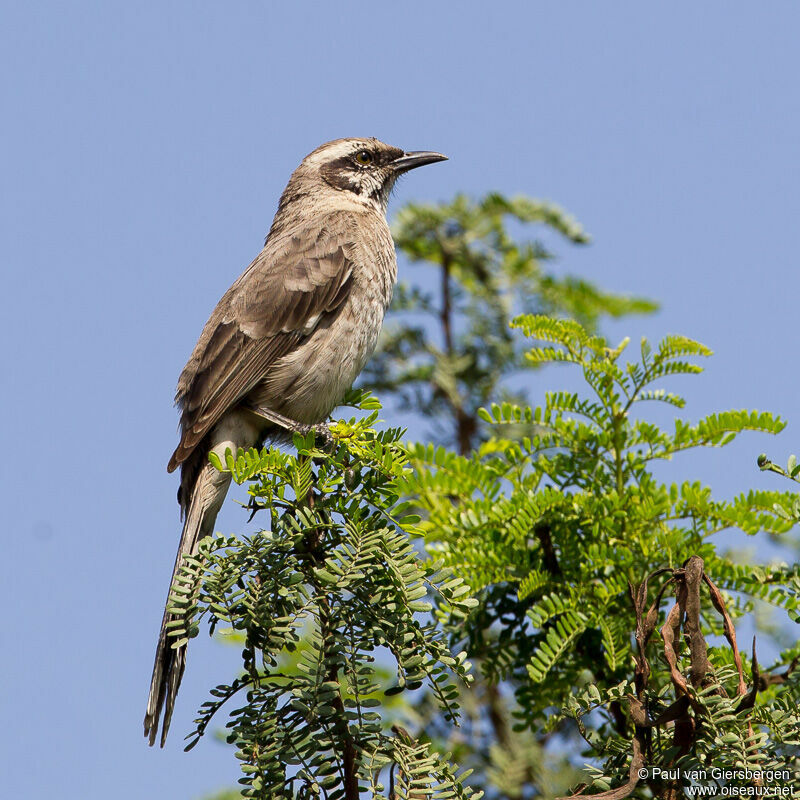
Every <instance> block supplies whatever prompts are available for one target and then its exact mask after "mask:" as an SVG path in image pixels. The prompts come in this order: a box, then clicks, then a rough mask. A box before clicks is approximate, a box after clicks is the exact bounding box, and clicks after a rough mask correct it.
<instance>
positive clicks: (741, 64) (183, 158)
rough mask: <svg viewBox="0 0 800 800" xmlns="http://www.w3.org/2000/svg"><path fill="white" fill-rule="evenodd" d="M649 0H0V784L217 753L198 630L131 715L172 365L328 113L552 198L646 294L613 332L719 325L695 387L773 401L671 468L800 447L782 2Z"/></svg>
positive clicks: (246, 254)
mask: <svg viewBox="0 0 800 800" xmlns="http://www.w3.org/2000/svg"><path fill="white" fill-rule="evenodd" d="M660 5H661V7H660V8H656V7H655V4H642V3H634V2H607V3H602V4H601V3H593V4H590V3H575V2H560V3H544V2H539V1H536V2H519V3H513V2H497V1H496V2H492V3H486V2H480V3H478V2H460V3H458V4H455V3H452V4H438V5H436V4H430V3H416V2H406V3H402V4H388V3H387V4H378V3H363V4H359V3H349V2H338V3H308V2H296V3H291V4H290V3H283V4H278V3H267V2H253V1H252V0H250V1H249V2H244V1H242V2H236V3H210V2H203V1H201V0H194V2H186V1H185V0H171V1H170V2H169V3H163V2H160V3H155V2H144V1H142V2H136V3H131V2H128V3H118V2H108V0H107V1H106V2H95V3H87V2H80V0H73V2H70V3H56V2H53V1H52V0H42V2H37V3H5V4H4V8H3V22H2V26H0V101H2V108H3V118H4V119H3V123H2V126H0V140H2V148H0V183H1V184H2V186H3V191H2V193H0V220H2V223H1V224H2V242H3V253H2V261H3V269H2V275H3V288H4V291H3V293H2V301H1V302H2V308H3V317H4V319H5V329H6V336H5V346H4V347H3V348H2V353H1V354H0V358H1V359H2V363H1V364H0V369H1V370H2V371H1V372H0V374H2V375H3V378H4V391H3V399H2V408H3V411H4V415H3V416H4V419H5V421H6V424H5V425H4V429H3V434H2V441H3V445H4V446H3V459H2V466H1V467H0V470H2V472H1V473H0V487H2V490H1V491H2V508H3V519H4V529H5V530H4V541H5V543H6V544H5V546H4V553H3V562H4V572H5V580H4V588H5V591H4V594H5V597H6V598H7V599H6V605H5V608H4V612H5V614H4V619H5V626H4V627H5V633H4V636H3V673H4V676H5V678H4V686H5V692H4V693H3V698H2V700H0V709H2V711H1V712H0V713H2V717H3V720H4V724H3V725H2V727H1V728H0V753H2V756H0V764H1V765H2V766H0V795H2V796H4V797H26V798H28V797H30V798H40V797H41V798H44V797H55V796H58V797H61V798H66V799H67V800H70V799H71V798H80V799H81V800H93V799H94V798H106V797H108V796H110V795H111V794H113V796H114V797H115V798H117V800H127V798H141V797H148V798H153V799H155V798H190V799H191V798H196V797H199V796H201V795H202V794H203V793H204V792H207V791H210V790H212V789H215V788H219V787H221V786H223V785H225V784H228V783H231V782H232V781H233V780H234V779H235V777H236V765H235V763H234V760H233V759H232V757H231V754H230V753H229V751H228V750H227V749H226V748H224V747H222V746H220V745H218V744H216V743H215V742H213V741H212V740H211V739H209V740H208V741H206V742H204V743H202V744H201V745H199V746H198V747H197V748H196V749H195V750H194V751H192V753H190V754H188V755H186V754H184V753H183V752H182V747H181V736H182V734H183V732H185V731H188V729H189V725H190V721H191V719H192V716H193V712H194V709H195V708H196V707H197V705H199V703H200V702H202V700H203V699H205V692H206V690H207V688H208V687H209V686H211V685H212V681H217V680H219V679H224V678H225V677H226V676H228V675H229V674H230V672H231V670H232V669H234V668H235V664H236V658H235V653H228V652H226V651H225V650H224V649H223V648H221V647H220V646H218V645H216V644H214V643H212V642H209V641H207V640H205V639H200V640H195V642H193V646H192V648H191V654H190V657H189V667H188V672H187V675H186V678H185V680H184V685H183V688H182V691H181V695H180V697H179V701H178V708H177V711H176V714H175V719H174V721H173V727H172V732H171V737H170V741H169V742H168V746H167V748H166V750H165V751H162V752H158V751H155V750H150V749H149V748H147V747H146V746H145V741H144V739H143V737H142V729H141V719H142V715H143V711H144V704H145V697H146V691H147V687H148V683H149V675H150V668H151V664H152V656H153V648H154V644H155V636H156V633H157V627H158V624H159V619H160V614H161V609H162V607H163V606H162V604H163V600H164V596H165V593H166V589H167V585H166V584H167V581H168V577H169V572H170V568H171V564H172V559H173V557H174V550H175V547H176V544H177V537H178V534H179V522H178V513H177V512H178V509H177V505H176V503H175V490H176V479H175V476H170V475H167V473H166V471H165V465H166V462H167V459H168V457H169V455H170V453H171V452H172V449H173V446H174V444H175V442H176V424H177V414H176V412H175V410H174V409H173V407H172V395H173V391H174V386H175V382H176V380H177V376H178V373H179V371H180V369H181V368H182V366H183V364H184V362H185V360H186V358H187V356H188V354H189V352H190V350H191V348H192V346H193V344H194V342H195V339H196V337H197V335H198V334H199V332H200V329H201V327H202V325H203V323H204V321H205V319H206V318H207V316H208V314H209V313H210V312H211V309H212V308H213V306H214V304H215V303H216V301H217V299H218V298H219V296H220V295H221V294H222V292H223V291H224V290H225V289H226V288H227V286H228V285H229V284H230V283H231V282H232V281H233V280H234V279H235V278H236V277H237V276H238V274H239V273H240V272H241V271H242V269H243V268H244V267H245V266H246V265H247V264H248V263H249V262H250V260H251V259H252V258H253V256H254V255H255V254H256V253H257V252H258V250H259V249H260V247H261V244H262V242H263V237H264V234H265V233H266V231H267V230H268V228H269V224H270V221H271V218H272V214H273V212H274V209H275V207H276V203H277V198H278V195H279V193H280V191H281V190H282V188H283V186H284V184H285V182H286V179H287V177H288V175H289V173H290V172H291V170H292V169H294V167H295V166H296V164H297V163H298V162H299V160H300V159H301V158H302V157H303V156H304V155H305V154H306V153H307V152H308V151H310V150H311V149H313V148H314V147H316V146H317V145H318V144H320V143H321V142H323V141H326V140H328V139H331V138H335V137H339V136H373V135H374V136H378V137H379V138H382V139H384V140H385V141H388V142H390V143H392V144H395V145H398V146H400V147H403V148H406V149H435V150H440V151H442V152H444V153H446V154H447V155H449V156H450V161H449V162H447V163H445V164H439V165H436V166H434V167H430V168H427V169H424V170H420V171H418V172H416V173H414V174H412V175H410V176H409V177H408V178H407V179H406V180H405V181H404V182H403V183H402V184H401V185H400V187H399V188H398V190H397V192H396V193H395V197H394V200H393V203H392V207H393V208H394V209H396V208H398V207H399V206H400V205H401V204H402V203H404V202H406V201H409V200H412V199H413V200H417V201H422V200H432V201H433V200H447V199H448V198H450V197H451V196H452V195H453V194H454V193H455V192H456V191H466V192H469V193H472V194H479V193H483V192H485V191H488V190H500V191H503V192H507V193H516V192H523V193H526V194H529V195H532V196H534V197H541V198H547V199H550V200H553V201H556V202H558V203H559V204H561V205H562V206H564V207H565V208H567V209H568V210H570V211H571V212H572V213H573V214H575V215H576V216H577V217H578V218H579V219H580V220H581V222H582V223H583V224H584V226H585V227H586V229H587V230H588V231H589V232H590V233H591V235H592V237H593V243H592V244H591V245H590V246H589V247H586V248H579V249H577V248H576V249H570V250H568V249H566V248H565V247H562V248H560V252H561V253H562V255H563V258H562V260H561V262H560V264H559V266H558V268H559V269H563V270H564V271H568V272H572V273H575V274H579V275H584V276H586V277H589V278H591V279H592V280H594V281H596V282H597V283H599V284H600V285H601V286H603V287H605V288H607V289H612V290H615V291H619V292H629V293H638V294H643V295H647V296H650V297H653V298H655V299H657V300H659V301H660V302H661V303H662V311H661V312H660V313H659V314H657V315H655V316H652V317H647V318H629V319H626V320H624V321H622V322H619V323H615V324H614V325H611V326H607V328H606V330H607V331H608V332H609V333H610V335H611V338H614V339H618V338H622V336H625V335H630V336H631V337H632V339H633V340H634V341H637V340H638V338H639V337H640V336H641V335H643V334H644V335H647V336H649V337H651V338H658V337H659V336H661V335H663V334H666V333H683V334H686V335H690V336H693V337H695V338H697V339H700V340H701V341H703V342H704V343H706V344H708V345H709V346H710V347H712V348H713V349H714V350H715V352H716V355H715V356H714V357H713V359H711V360H710V362H709V363H708V370H707V372H706V373H705V374H704V375H703V376H701V377H700V378H693V379H691V380H690V381H686V382H684V383H682V384H681V385H680V387H679V388H680V389H682V390H683V391H685V393H686V394H687V395H688V398H689V404H688V407H687V410H686V411H687V415H688V416H689V417H692V418H697V417H698V416H700V415H702V414H705V413H709V412H711V411H714V410H720V409H722V408H728V407H736V408H740V407H750V408H758V409H760V410H772V411H774V412H777V413H780V414H781V415H782V416H784V417H785V418H786V419H788V420H789V423H790V424H789V427H788V429H787V430H786V432H784V434H782V435H781V436H780V437H779V438H778V439H777V440H768V439H766V438H765V437H758V436H755V435H753V436H750V437H746V438H744V439H742V440H741V441H740V442H738V443H737V444H736V445H735V446H733V447H731V448H727V449H726V451H723V452H709V453H706V454H703V455H702V457H699V458H696V459H694V460H692V461H686V462H684V464H683V465H682V466H681V467H680V474H681V475H682V476H688V474H692V475H696V476H697V477H699V478H703V479H704V480H705V481H706V482H708V483H709V484H710V485H711V486H712V487H713V488H714V490H715V491H716V492H718V493H719V494H720V495H722V496H729V495H732V494H734V493H736V492H738V491H741V490H743V489H746V488H749V487H755V486H770V487H774V488H782V487H781V485H780V483H779V482H778V481H777V480H776V479H773V478H771V477H770V476H766V475H760V474H759V473H758V472H757V470H756V468H755V458H756V455H757V454H758V453H759V452H761V451H762V450H767V451H768V452H769V453H770V454H771V455H773V456H774V457H775V459H776V460H779V461H784V460H785V457H786V456H787V455H788V454H789V453H791V452H797V451H798V450H800V443H799V442H800V439H799V437H798V430H799V429H800V428H798V426H800V408H798V402H797V398H798V385H797V363H798V342H797V338H798V337H797V299H798V293H799V292H798V290H799V289H800V280H798V277H797V275H798V254H797V249H798V248H797V225H798V222H797V221H798V219H799V218H800V191H798V179H800V169H798V157H799V156H800V92H798V88H797V76H798V74H800V47H798V39H797V37H798V29H800V7H798V6H797V4H795V3H791V2H780V1H779V0H774V1H773V2H771V3H769V4H758V5H754V4H745V3H741V2H719V1H718V2H705V3H703V4H697V3H687V2H678V3H670V4H668V5H667V4H660ZM401 269H402V265H401ZM551 374H552V376H553V377H552V385H549V386H547V387H544V386H543V387H540V388H542V389H543V388H559V386H560V377H559V375H558V373H557V372H553V373H551ZM548 380H549V378H548ZM534 394H535V393H534ZM412 422H413V421H412ZM417 430H418V431H419V432H421V431H423V430H424V422H418V423H417ZM413 434H414V431H413V430H412V431H411V435H413ZM228 505H229V508H227V509H226V511H225V513H224V514H223V515H221V516H220V521H219V527H220V528H221V529H222V530H229V531H233V530H235V529H237V527H240V525H241V522H242V515H241V512H237V508H236V507H235V506H234V505H233V504H231V503H229V504H228ZM9 599H10V606H9Z"/></svg>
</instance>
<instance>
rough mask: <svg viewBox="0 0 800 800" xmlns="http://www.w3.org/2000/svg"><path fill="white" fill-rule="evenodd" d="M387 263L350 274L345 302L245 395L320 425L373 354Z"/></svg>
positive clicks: (385, 298)
mask: <svg viewBox="0 0 800 800" xmlns="http://www.w3.org/2000/svg"><path fill="white" fill-rule="evenodd" d="M390 252H391V256H392V258H391V263H386V260H384V263H383V265H381V264H380V263H378V264H375V263H372V264H371V265H370V266H369V267H367V268H364V267H362V268H360V269H358V270H357V271H356V272H355V280H354V283H353V288H352V290H351V292H350V295H349V297H348V299H347V301H346V302H345V303H343V304H342V306H341V307H340V308H339V309H338V310H337V311H336V312H335V313H331V314H328V315H323V316H322V317H321V318H320V320H319V322H318V324H317V325H316V327H315V328H314V331H313V332H312V333H311V334H310V335H309V336H308V337H307V338H306V339H304V340H303V341H302V342H301V343H300V344H299V346H298V347H297V348H295V349H294V350H293V351H292V352H291V353H289V354H287V355H286V356H284V357H283V358H281V359H280V360H279V361H278V362H276V363H275V364H274V365H273V367H272V368H271V369H270V371H269V374H268V375H267V376H266V377H265V380H264V381H263V382H262V383H261V384H260V385H259V386H258V387H256V389H255V390H254V391H253V392H252V393H251V394H250V397H249V399H250V401H251V402H255V403H256V404H258V405H264V406H266V407H268V408H271V409H272V410H274V411H277V412H278V413H280V414H283V415H284V416H287V417H289V418H290V419H294V420H296V421H298V422H302V423H305V424H313V423H317V422H321V421H322V420H324V419H325V418H326V417H327V416H328V414H330V413H331V411H332V410H333V409H334V407H335V406H336V405H337V403H339V402H340V401H341V399H342V397H343V396H344V393H345V392H346V391H347V390H348V389H349V388H350V386H352V384H353V381H355V379H356V378H357V377H358V374H359V373H360V372H361V370H362V369H363V368H364V366H365V364H366V363H367V361H368V359H369V357H370V356H371V355H372V353H373V352H374V350H375V346H376V345H377V343H378V337H379V335H380V331H381V326H382V324H383V318H384V315H385V313H386V309H387V307H388V305H389V302H390V300H391V294H392V288H393V285H394V279H395V274H396V272H395V270H396V266H395V264H394V249H392V250H391V251H390Z"/></svg>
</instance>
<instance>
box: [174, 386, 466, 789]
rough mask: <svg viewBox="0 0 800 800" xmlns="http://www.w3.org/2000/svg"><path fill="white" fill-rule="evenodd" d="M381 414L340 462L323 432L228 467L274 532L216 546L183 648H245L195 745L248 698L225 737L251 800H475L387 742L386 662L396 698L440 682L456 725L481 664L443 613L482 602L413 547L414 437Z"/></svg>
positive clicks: (413, 748)
mask: <svg viewBox="0 0 800 800" xmlns="http://www.w3.org/2000/svg"><path fill="white" fill-rule="evenodd" d="M365 404H366V403H365ZM372 405H374V401H373V402H372ZM376 415H377V411H374V412H373V413H372V414H371V415H370V416H368V417H367V418H366V419H362V420H360V421H356V420H352V421H351V422H349V423H346V422H339V423H338V424H337V425H336V426H335V427H334V428H333V430H332V433H333V436H334V437H335V439H336V441H337V442H338V446H337V447H336V451H335V453H333V454H332V455H331V454H328V453H327V452H325V451H323V450H319V449H317V448H316V446H315V442H314V437H313V435H310V436H309V437H308V438H307V439H305V440H303V439H301V438H300V437H296V438H295V445H296V447H297V454H296V455H294V454H292V455H290V454H286V453H283V452H281V451H279V450H277V449H275V448H268V449H264V450H263V451H261V452H258V451H255V450H250V451H248V452H242V451H240V452H239V454H238V456H237V457H236V458H234V457H233V456H232V454H230V453H229V454H228V459H227V462H226V464H225V465H222V464H221V463H218V462H217V463H216V466H217V468H225V469H228V470H229V471H230V472H231V473H232V475H233V477H234V479H235V480H236V481H237V482H239V483H242V482H245V481H250V482H251V483H250V489H249V491H250V494H251V495H252V503H253V510H254V513H255V512H260V513H262V514H266V515H267V516H268V517H269V529H268V530H264V531H261V532H259V533H257V534H255V535H253V536H250V537H217V538H207V539H205V540H203V542H202V545H201V548H200V553H199V554H198V556H197V557H196V558H193V559H190V560H189V563H188V564H187V566H185V567H184V570H183V572H182V574H181V576H180V577H179V579H178V581H176V585H175V586H174V588H173V593H172V597H171V608H172V610H173V611H175V612H176V613H180V614H181V615H182V623H181V624H180V625H179V626H176V628H175V630H173V631H172V632H171V635H172V636H174V637H175V638H176V639H177V640H181V639H183V638H185V637H190V636H193V635H195V634H196V633H197V631H198V629H199V626H200V624H201V622H203V621H205V622H206V623H207V624H208V625H209V627H210V630H211V631H214V630H215V629H216V628H218V627H223V626H224V627H228V628H230V629H232V630H233V631H235V632H241V633H243V634H244V635H245V640H244V646H243V649H242V659H243V672H242V674H241V676H239V677H237V678H236V679H235V680H233V681H231V682H230V683H226V684H222V685H219V686H217V687H216V688H215V689H214V690H213V691H212V693H211V694H212V699H211V700H210V701H208V702H207V703H205V704H204V705H203V707H202V708H201V710H200V715H199V717H198V719H197V721H196V722H197V728H196V730H195V732H194V734H192V735H191V736H190V737H189V739H190V741H189V745H188V748H191V747H192V746H194V744H195V743H196V742H197V740H198V739H199V737H200V736H201V735H202V734H203V733H204V732H205V730H206V729H207V727H208V725H209V723H210V722H211V720H212V719H213V718H214V716H215V715H216V713H217V712H218V711H219V710H220V708H221V707H222V706H223V705H225V704H226V703H228V702H229V701H230V700H232V699H233V698H234V697H240V696H241V695H244V697H243V699H244V704H242V705H240V707H239V708H237V709H235V710H234V711H232V712H231V713H230V720H229V722H228V723H227V725H226V728H227V731H228V735H227V740H228V742H229V743H232V744H234V745H235V746H236V748H237V757H238V758H239V760H240V762H241V768H242V771H243V773H244V777H243V778H242V779H241V781H240V783H242V784H243V786H244V787H245V788H244V790H243V792H242V794H243V795H244V796H247V797H270V798H295V797H296V798H306V797H320V798H330V800H335V799H336V798H348V799H349V798H355V797H357V796H358V791H359V787H361V788H362V789H368V790H369V791H370V792H371V793H372V794H373V795H379V794H381V793H383V792H385V781H386V776H387V775H388V779H389V780H390V781H391V784H392V791H393V792H394V796H395V797H409V796H413V797H415V798H422V797H429V798H445V797H448V798H449V797H463V798H467V797H470V796H471V795H472V792H471V790H469V789H466V788H464V787H463V785H462V783H461V779H460V778H456V776H455V774H454V771H453V768H452V767H451V765H450V764H449V763H448V762H447V760H446V759H445V758H444V757H443V756H442V755H440V754H439V753H437V752H436V751H434V750H432V749H431V747H430V745H429V743H426V742H418V741H416V740H414V739H413V738H411V737H409V736H407V735H405V736H401V735H396V734H392V733H389V732H387V731H385V729H384V726H383V724H382V721H381V716H380V714H379V713H378V710H377V708H378V707H379V706H380V704H381V701H382V695H381V694H379V693H378V690H379V688H380V687H379V684H378V683H377V682H376V681H375V679H374V668H375V659H376V657H378V656H379V655H381V656H382V657H383V658H384V659H385V658H386V657H387V656H390V657H391V659H392V660H393V662H394V664H395V666H396V669H395V682H394V686H393V687H392V688H391V689H390V690H389V691H390V692H395V693H396V692H402V691H404V690H412V689H415V688H418V687H420V686H422V685H423V684H427V685H428V687H429V689H430V691H431V693H432V695H433V696H434V697H435V698H436V700H437V702H438V704H439V708H440V711H441V713H442V714H443V715H444V717H445V718H446V719H448V720H449V722H450V723H451V724H456V723H457V721H458V708H457V706H456V704H455V703H454V698H455V696H456V689H455V686H454V683H453V676H454V677H455V679H457V680H460V681H465V682H466V681H468V680H469V679H470V677H469V669H470V666H469V663H468V662H467V661H466V658H465V654H464V653H463V652H462V653H458V654H457V655H452V654H451V652H450V649H449V648H448V646H447V642H446V640H445V638H444V634H443V632H442V630H441V629H440V628H439V627H438V626H437V624H436V622H435V619H434V618H433V617H431V615H430V613H429V612H430V611H431V610H432V603H431V600H432V599H435V601H436V602H437V604H438V605H439V607H440V609H441V613H442V614H446V615H447V616H449V617H452V616H456V617H457V616H459V615H461V616H463V615H465V614H466V613H467V612H468V610H469V608H470V606H471V605H473V604H474V601H472V600H470V599H469V598H468V597H466V592H467V589H466V587H465V586H464V585H463V582H462V580H461V579H460V578H458V577H454V576H453V575H451V574H449V573H448V572H447V571H446V570H442V569H441V568H440V566H439V565H436V564H434V563H433V562H431V561H429V560H420V559H419V557H418V554H417V552H416V551H415V550H414V548H413V547H412V543H411V539H410V537H411V536H414V535H416V534H417V527H416V525H417V518H416V517H414V516H413V515H411V514H409V513H408V512H407V511H406V509H405V507H404V505H403V504H401V503H398V497H397V494H396V492H395V490H394V488H393V482H394V481H395V480H396V479H397V477H398V476H399V475H402V474H403V472H404V471H405V470H406V468H407V467H406V458H405V453H404V450H403V448H402V447H401V446H400V444H399V442H398V440H399V437H400V431H398V430H389V431H385V432H382V433H377V432H376V431H375V430H374V429H373V428H372V427H371V426H372V424H373V423H374V421H375V418H376ZM298 650H299V652H300V655H299V658H297V659H291V658H288V659H287V655H291V654H293V653H294V652H295V651H298ZM290 664H291V665H292V668H291V669H288V668H287V667H288V666H289V665H290ZM188 748H187V749H188ZM462 777H463V776H462Z"/></svg>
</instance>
